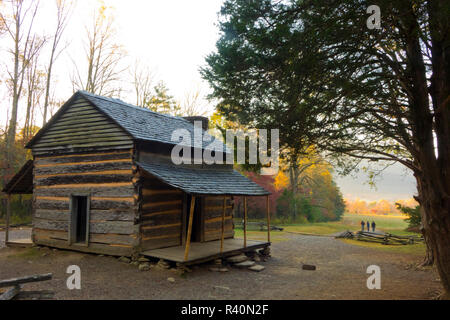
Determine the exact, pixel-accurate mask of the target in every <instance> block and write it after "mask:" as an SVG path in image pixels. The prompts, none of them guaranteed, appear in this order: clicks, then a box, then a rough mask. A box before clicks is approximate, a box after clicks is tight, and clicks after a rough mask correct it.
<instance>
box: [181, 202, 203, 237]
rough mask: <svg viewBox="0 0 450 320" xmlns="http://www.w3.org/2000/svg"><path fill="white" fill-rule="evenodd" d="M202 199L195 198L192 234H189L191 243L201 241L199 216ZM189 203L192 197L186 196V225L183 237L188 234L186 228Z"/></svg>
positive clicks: (187, 225) (187, 226)
mask: <svg viewBox="0 0 450 320" xmlns="http://www.w3.org/2000/svg"><path fill="white" fill-rule="evenodd" d="M201 200H202V198H201V197H195V207H194V217H193V220H192V232H191V242H200V241H202V236H201V230H202V228H201V221H202V219H201V214H202V201H201ZM191 201H192V196H191V195H187V199H186V202H187V203H186V208H187V210H186V211H187V212H186V223H185V230H184V231H185V233H184V234H185V235H187V234H188V228H189V215H190V207H191Z"/></svg>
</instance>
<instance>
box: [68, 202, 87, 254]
mask: <svg viewBox="0 0 450 320" xmlns="http://www.w3.org/2000/svg"><path fill="white" fill-rule="evenodd" d="M76 197H86V238H85V241H84V243H83V242H77V215H76V214H74V213H76V212H77V209H78V208H77V202H76V201H75V198H76ZM90 207H91V194H90V193H73V194H71V195H70V200H69V228H68V231H69V232H68V234H69V239H68V241H69V245H82V246H86V247H88V246H89V234H90V231H89V225H90V220H91V219H90V216H91V215H90Z"/></svg>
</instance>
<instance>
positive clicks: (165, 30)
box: [0, 0, 222, 126]
mask: <svg viewBox="0 0 450 320" xmlns="http://www.w3.org/2000/svg"><path fill="white" fill-rule="evenodd" d="M99 3H100V1H92V0H78V1H75V9H74V12H73V14H72V16H71V19H70V22H69V24H68V26H67V28H66V31H65V33H64V39H63V41H64V42H65V43H68V47H67V49H66V50H65V52H63V53H62V54H61V56H60V58H59V59H58V60H57V62H56V65H55V69H54V71H55V72H54V73H55V78H54V79H55V80H57V81H58V83H57V85H56V88H55V91H56V97H58V98H59V99H61V100H67V99H68V98H69V97H70V96H71V94H72V85H71V82H70V76H71V74H72V73H73V69H74V68H73V64H74V61H75V62H76V63H77V64H78V65H82V64H83V62H84V61H85V59H84V47H83V43H84V42H83V41H84V39H83V37H85V35H86V31H85V27H84V26H85V25H86V24H89V23H90V22H91V21H92V16H93V13H94V11H95V8H98V6H99ZM104 3H105V5H106V6H107V7H111V9H108V11H107V12H109V13H112V14H113V16H114V18H115V21H114V27H115V29H116V31H117V41H116V42H117V44H120V45H123V47H124V49H125V51H126V53H127V58H126V60H124V61H123V64H124V67H125V68H128V69H130V67H131V66H132V64H133V63H134V62H135V61H136V60H139V63H141V64H145V65H147V66H148V67H149V68H150V69H152V71H153V73H155V84H156V82H157V81H159V80H163V81H164V82H165V84H166V86H167V87H168V88H169V93H170V94H171V95H173V96H174V97H175V98H176V99H177V100H178V101H180V102H182V101H183V99H184V97H185V94H186V93H187V92H192V91H193V90H196V89H198V88H199V89H200V90H201V93H202V95H203V96H206V95H207V94H208V93H209V87H208V85H207V84H206V82H204V81H203V80H202V79H201V77H200V73H199V68H200V66H202V65H204V64H205V60H204V58H205V57H206V55H207V54H209V53H210V52H212V51H213V50H214V48H215V43H216V41H217V39H218V37H219V33H218V28H217V27H216V21H217V13H218V11H219V10H220V7H221V4H222V0H191V1H182V0H170V1H168V0H164V1H162V0H158V1H157V0H152V1H143V0H127V1H123V0H122V1H120V0H105V1H104ZM0 9H1V8H0ZM54 12H55V5H54V2H53V1H49V0H45V1H41V7H40V11H39V13H38V19H37V20H36V22H35V28H36V30H39V31H42V33H44V32H46V31H47V33H51V32H52V30H53V28H54V24H55V19H53V17H54V15H55V14H54ZM8 41H9V39H8V37H7V36H3V37H2V38H0V57H1V63H2V65H1V67H0V68H1V69H0V71H1V72H2V74H5V73H4V71H6V65H7V64H9V66H12V64H11V61H10V60H9V59H10V56H8V54H7V53H6V52H5V49H6V48H7V47H8V46H10V45H11V43H10V42H8ZM49 47H50V44H49V45H48V46H47V50H48V49H49ZM45 53H48V51H45ZM45 53H44V55H45ZM43 62H44V61H43ZM45 62H46V61H45ZM128 73H129V71H128V70H127V71H125V74H124V78H126V77H127V76H128ZM1 86H2V88H1V89H0V97H3V98H6V97H7V96H8V95H7V92H6V90H5V86H4V84H1ZM121 99H122V100H124V101H127V102H130V103H134V102H135V98H134V95H133V93H132V91H131V90H129V92H128V93H127V92H125V93H122V96H121ZM4 104H6V106H4ZM2 105H3V106H4V107H6V108H8V109H9V105H10V102H8V103H6V101H4V103H3V104H2ZM201 108H202V109H206V110H207V111H208V113H209V114H211V113H212V111H213V109H214V106H213V105H212V104H211V103H208V102H207V101H206V100H205V99H203V101H202V103H201ZM22 109H23V108H22ZM39 117H40V116H39ZM23 120H24V114H23V112H21V113H20V114H19V122H20V123H22V122H23ZM5 121H6V114H5V113H4V112H2V113H1V114H0V125H1V126H4V123H5ZM37 123H38V124H40V123H41V120H39V121H37Z"/></svg>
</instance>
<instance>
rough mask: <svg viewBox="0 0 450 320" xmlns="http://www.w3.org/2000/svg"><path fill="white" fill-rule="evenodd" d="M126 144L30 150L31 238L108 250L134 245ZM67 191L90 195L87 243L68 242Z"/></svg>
mask: <svg viewBox="0 0 450 320" xmlns="http://www.w3.org/2000/svg"><path fill="white" fill-rule="evenodd" d="M132 168H133V164H132V150H131V149H130V150H123V151H110V152H100V153H99V152H97V153H83V154H69V155H53V156H36V157H35V160H34V194H33V203H34V205H33V240H34V242H35V243H37V244H42V245H49V246H54V247H59V248H69V249H75V250H80V251H86V252H96V253H104V254H112V255H130V254H131V253H132V251H133V248H135V247H137V246H138V245H139V240H138V234H139V225H138V224H137V217H138V211H137V207H136V197H135V194H136V186H135V184H134V181H133V169H132ZM72 194H75V195H76V194H89V195H90V200H91V201H90V222H89V231H90V235H89V246H88V247H83V246H81V245H77V244H74V245H69V241H68V239H69V233H68V230H69V221H70V212H69V202H70V196H71V195H72Z"/></svg>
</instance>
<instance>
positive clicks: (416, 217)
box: [395, 203, 422, 228]
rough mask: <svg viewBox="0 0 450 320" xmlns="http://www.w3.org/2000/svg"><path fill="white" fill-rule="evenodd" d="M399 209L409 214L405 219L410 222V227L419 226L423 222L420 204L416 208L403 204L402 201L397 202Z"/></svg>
mask: <svg viewBox="0 0 450 320" xmlns="http://www.w3.org/2000/svg"><path fill="white" fill-rule="evenodd" d="M395 205H396V206H397V209H398V210H400V211H401V212H402V213H403V214H405V215H407V216H408V218H407V219H405V221H406V222H408V225H409V227H410V228H413V227H419V226H420V224H421V222H422V216H421V213H420V206H415V207H414V208H411V207H406V206H402V205H401V204H400V203H396V204H395Z"/></svg>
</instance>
